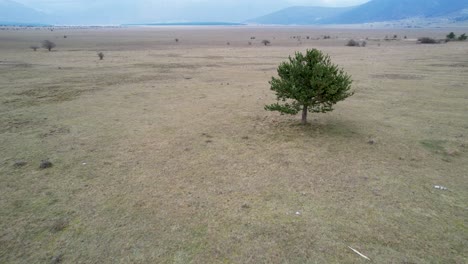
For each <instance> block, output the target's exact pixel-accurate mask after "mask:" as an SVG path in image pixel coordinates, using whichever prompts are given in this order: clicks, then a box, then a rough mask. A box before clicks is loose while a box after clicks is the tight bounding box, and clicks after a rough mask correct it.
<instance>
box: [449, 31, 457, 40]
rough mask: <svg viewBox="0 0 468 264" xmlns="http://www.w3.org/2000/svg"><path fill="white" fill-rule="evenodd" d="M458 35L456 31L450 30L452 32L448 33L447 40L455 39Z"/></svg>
mask: <svg viewBox="0 0 468 264" xmlns="http://www.w3.org/2000/svg"><path fill="white" fill-rule="evenodd" d="M456 37H457V35H455V33H453V32H450V34H448V35H447V40H454V39H455V38H456Z"/></svg>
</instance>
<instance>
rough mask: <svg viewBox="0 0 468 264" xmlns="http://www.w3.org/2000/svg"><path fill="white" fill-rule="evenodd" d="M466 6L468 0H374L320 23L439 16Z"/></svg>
mask: <svg viewBox="0 0 468 264" xmlns="http://www.w3.org/2000/svg"><path fill="white" fill-rule="evenodd" d="M464 8H468V0H373V1H370V2H367V3H365V4H362V5H360V6H358V7H356V8H354V9H353V10H350V11H348V12H346V13H342V14H339V15H338V16H336V17H332V18H327V19H324V20H322V21H320V23H322V24H356V23H368V22H381V21H391V20H399V19H405V18H411V17H438V16H447V15H450V14H452V13H455V12H459V11H460V10H462V9H464Z"/></svg>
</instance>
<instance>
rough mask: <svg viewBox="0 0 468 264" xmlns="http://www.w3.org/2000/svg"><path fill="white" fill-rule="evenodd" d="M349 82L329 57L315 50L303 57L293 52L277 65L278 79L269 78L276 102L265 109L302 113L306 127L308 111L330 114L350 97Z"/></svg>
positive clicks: (347, 76) (349, 78)
mask: <svg viewBox="0 0 468 264" xmlns="http://www.w3.org/2000/svg"><path fill="white" fill-rule="evenodd" d="M351 83H352V80H351V76H349V75H348V74H347V73H345V72H344V71H343V70H342V69H340V68H339V67H338V66H337V65H334V64H333V63H332V62H331V60H330V56H328V55H326V54H323V53H322V52H321V51H319V50H317V49H312V50H307V51H306V53H305V55H304V54H302V53H300V52H296V54H295V56H294V57H291V56H290V57H289V61H286V62H282V63H281V64H280V65H279V67H278V78H275V77H272V79H271V81H270V85H271V90H272V91H274V92H275V93H276V99H277V102H276V103H274V104H271V105H266V106H265V109H266V110H268V111H278V112H280V113H281V114H290V115H296V114H297V113H299V112H300V111H301V110H302V123H303V124H305V123H307V112H311V113H325V112H330V111H333V105H334V104H336V103H337V102H339V101H343V100H344V99H346V98H348V97H349V96H352V95H353V94H354V92H352V91H351Z"/></svg>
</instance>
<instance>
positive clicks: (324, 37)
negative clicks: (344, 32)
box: [323, 36, 331, 39]
mask: <svg viewBox="0 0 468 264" xmlns="http://www.w3.org/2000/svg"><path fill="white" fill-rule="evenodd" d="M330 38H331V37H330V36H323V39H330Z"/></svg>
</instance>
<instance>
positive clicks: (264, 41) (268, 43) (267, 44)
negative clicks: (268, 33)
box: [262, 39, 271, 46]
mask: <svg viewBox="0 0 468 264" xmlns="http://www.w3.org/2000/svg"><path fill="white" fill-rule="evenodd" d="M262 44H263V45H265V46H269V45H270V44H271V42H270V41H269V40H268V39H264V40H262Z"/></svg>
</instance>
